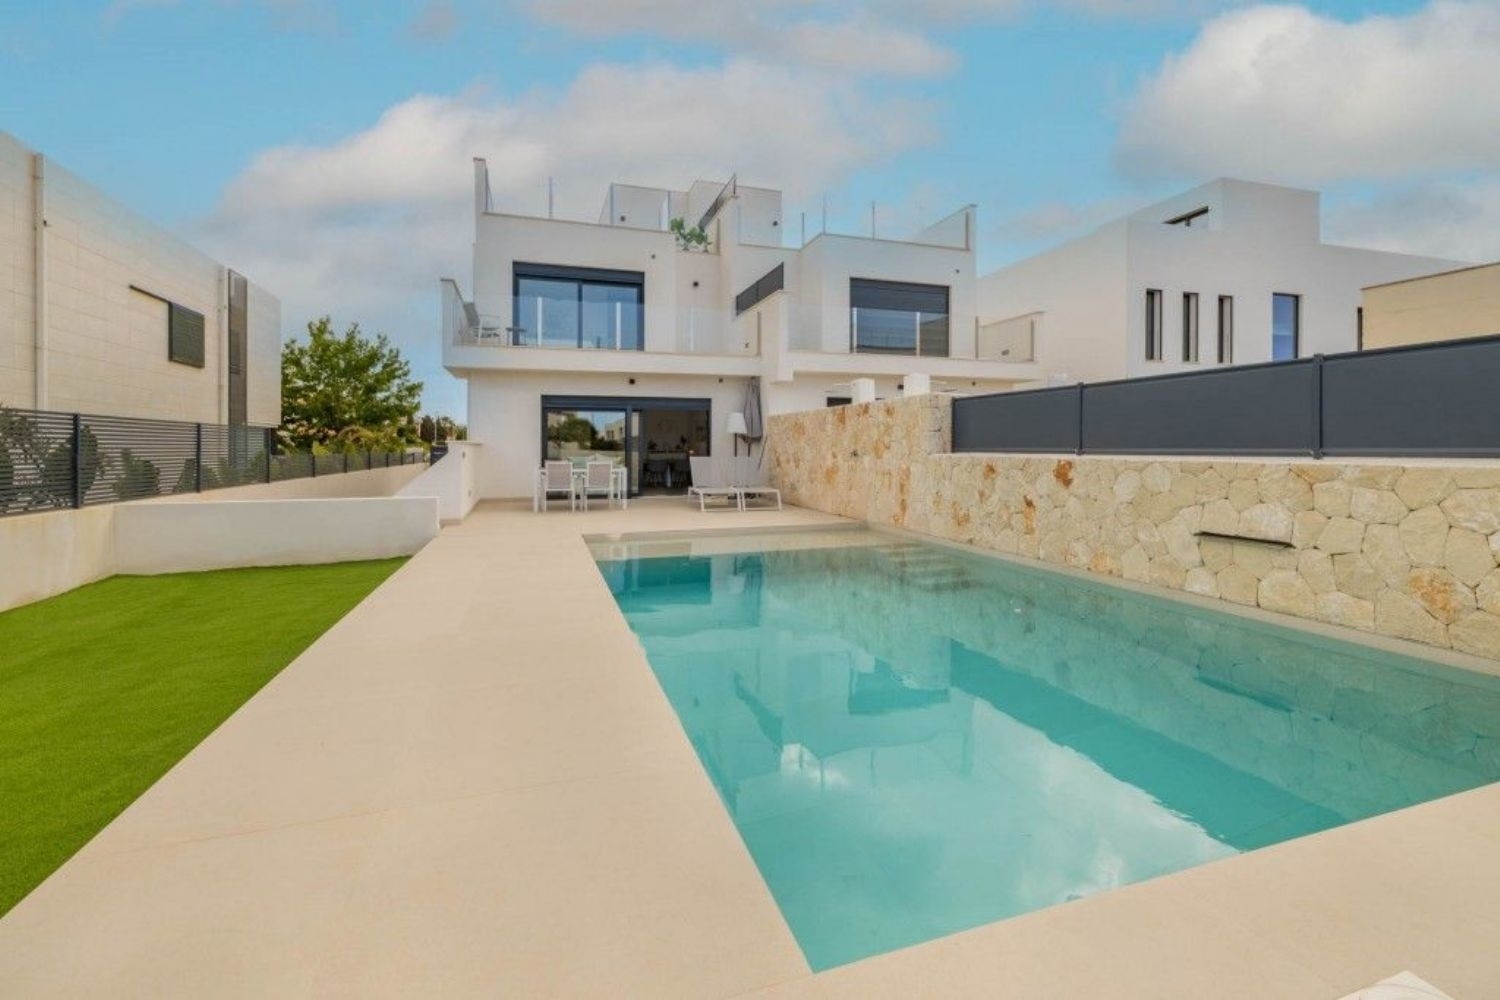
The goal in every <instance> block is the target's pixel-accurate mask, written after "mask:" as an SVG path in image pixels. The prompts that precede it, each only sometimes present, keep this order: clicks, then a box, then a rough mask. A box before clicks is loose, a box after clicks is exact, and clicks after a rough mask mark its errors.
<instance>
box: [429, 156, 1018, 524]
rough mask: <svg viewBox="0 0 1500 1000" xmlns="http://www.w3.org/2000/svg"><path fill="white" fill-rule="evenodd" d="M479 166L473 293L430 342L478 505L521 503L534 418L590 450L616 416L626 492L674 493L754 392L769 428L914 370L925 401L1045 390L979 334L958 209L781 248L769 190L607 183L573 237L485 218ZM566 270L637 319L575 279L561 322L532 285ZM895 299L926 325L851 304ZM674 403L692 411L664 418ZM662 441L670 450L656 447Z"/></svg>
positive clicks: (554, 306)
mask: <svg viewBox="0 0 1500 1000" xmlns="http://www.w3.org/2000/svg"><path fill="white" fill-rule="evenodd" d="M475 168H476V169H475V219H476V225H475V237H474V273H473V276H472V283H471V285H470V287H471V288H472V289H473V294H472V298H470V299H467V300H466V299H465V298H464V296H463V292H462V290H461V289H460V288H459V286H458V285H457V283H456V282H452V281H445V282H444V285H443V291H444V311H443V330H442V336H443V359H444V364H445V365H446V366H447V368H448V369H449V370H450V371H452V372H453V373H454V374H455V375H457V376H459V377H461V378H464V379H466V380H467V381H468V389H469V393H468V395H469V412H468V428H469V435H470V438H471V439H473V440H475V441H478V442H480V443H482V444H483V445H484V446H485V448H484V453H483V461H482V463H481V467H480V470H479V473H478V483H479V492H480V496H482V497H507V496H509V497H513V496H524V495H527V494H529V493H530V491H531V489H532V484H533V482H534V478H535V472H536V469H537V468H538V466H539V464H540V462H541V460H542V458H543V452H544V441H543V433H544V430H543V428H544V423H545V422H546V420H547V419H548V418H547V416H545V415H544V409H546V410H549V412H553V413H554V414H555V413H556V411H558V410H559V409H560V408H568V409H570V410H571V411H574V412H579V413H585V412H587V413H597V416H594V417H592V419H593V421H594V423H595V425H596V426H595V432H596V434H597V438H598V439H599V440H603V439H604V438H606V437H611V436H617V434H616V432H615V431H614V430H612V429H611V426H612V425H613V424H617V423H619V421H620V420H621V419H625V418H624V417H620V418H616V417H614V416H611V414H613V413H615V412H618V411H621V410H622V409H623V411H624V412H625V413H630V414H631V416H630V417H629V418H628V419H629V421H630V422H631V425H630V431H629V436H630V439H631V445H632V449H633V451H634V452H635V454H633V455H627V456H624V457H623V459H622V460H623V461H625V462H626V464H627V466H628V467H629V468H630V469H631V476H632V484H633V486H641V485H649V484H648V483H646V482H645V480H648V479H651V478H652V477H653V475H654V476H655V480H656V482H655V485H659V486H665V485H666V482H665V480H666V479H667V478H670V479H671V481H672V483H673V487H672V488H677V489H680V487H681V485H682V469H683V468H684V466H685V457H686V454H687V453H689V452H691V453H693V454H702V453H704V452H705V451H706V452H707V453H709V454H713V455H719V454H729V453H730V452H731V451H732V450H733V449H734V448H735V447H736V445H737V442H736V441H735V439H734V438H732V437H731V436H730V435H729V434H728V432H727V430H726V421H727V418H728V415H729V414H731V413H735V412H739V411H741V410H742V409H743V408H744V400H745V397H746V392H747V388H748V386H749V384H750V381H751V379H759V380H760V392H761V401H762V407H763V411H764V412H765V413H767V414H771V413H781V412H789V411H794V410H802V409H808V408H812V407H821V406H826V405H828V404H829V403H830V401H836V400H839V399H844V400H847V399H849V398H850V397H852V395H853V390H852V389H851V383H853V382H854V380H856V379H864V378H868V379H873V380H874V381H875V384H876V391H877V395H879V396H892V395H896V394H897V393H898V392H899V391H900V390H899V388H898V387H899V386H900V385H901V384H902V382H903V379H904V377H905V376H907V375H909V374H913V373H918V374H924V375H928V376H930V377H931V380H932V387H933V388H934V389H935V390H945V389H946V390H951V391H964V392H986V391H998V390H1002V389H1006V388H1011V387H1014V386H1016V385H1018V384H1023V383H1029V382H1034V381H1037V380H1038V379H1040V378H1042V377H1043V375H1044V372H1043V370H1042V369H1041V368H1040V367H1039V366H1038V365H1037V364H1036V363H1035V362H1034V361H1033V360H1031V355H1032V345H1031V343H1030V341H1029V338H1028V337H1023V336H1017V335H1015V334H1014V332H1007V331H1004V330H1000V331H997V330H994V329H990V328H988V327H987V325H986V324H984V323H983V322H982V321H981V317H980V311H979V309H978V308H977V306H976V281H975V252H974V239H973V234H974V209H973V207H972V206H968V207H965V208H963V209H960V210H959V211H958V212H955V213H954V214H952V215H950V216H948V217H947V218H945V219H943V220H941V221H940V222H938V223H937V224H935V225H933V226H930V227H928V228H927V229H925V230H923V231H922V232H920V233H918V234H916V235H915V236H913V237H912V238H911V239H908V240H888V239H874V238H867V237H854V236H840V235H835V234H821V235H819V236H816V237H814V238H813V239H811V240H809V241H808V242H807V243H806V244H805V245H802V246H787V245H784V243H785V234H784V232H783V227H782V205H781V194H780V192H778V191H773V190H769V189H765V188H752V187H748V186H746V185H740V184H736V183H734V182H733V181H731V182H730V183H729V184H720V183H713V182H704V181H699V182H697V183H695V184H693V185H692V186H691V187H690V188H688V189H687V190H683V191H672V190H667V189H657V188H642V187H635V186H628V185H620V184H616V185H613V186H611V188H610V190H609V192H608V193H607V195H606V198H605V203H604V206H603V208H602V209H601V211H600V214H599V220H598V221H597V222H576V221H565V220H559V219H548V218H535V217H529V216H520V215H509V214H503V213H497V212H494V211H491V210H490V205H489V199H488V174H487V168H486V166H485V164H484V162H483V161H476V164H475ZM673 219H683V220H685V222H686V224H687V225H688V226H689V227H691V226H694V225H696V224H697V223H699V221H700V220H701V221H702V223H703V226H704V229H705V231H706V233H707V235H708V237H709V247H708V248H707V249H706V250H704V249H692V250H685V249H682V248H680V247H679V245H678V241H677V238H676V237H675V236H674V235H673V234H672V233H671V232H670V231H669V226H670V225H671V221H672V220H673ZM777 268H780V269H781V270H780V274H781V278H780V281H779V285H780V288H779V289H776V290H771V288H772V286H774V285H775V284H777V282H776V281H775V279H774V278H771V279H770V280H769V281H768V282H767V283H766V284H764V285H761V284H760V283H761V282H762V281H763V279H768V276H771V275H772V274H773V272H775V271H776V269H777ZM569 269H572V270H569ZM590 271H592V272H595V278H594V279H591V278H589V277H587V272H590ZM575 272H576V273H578V274H582V275H584V277H579V278H578V280H579V281H580V282H587V281H590V280H595V279H597V280H598V281H599V282H602V283H606V284H607V283H608V282H610V281H620V282H624V283H626V284H629V283H631V282H634V283H635V287H638V288H639V290H640V291H639V305H638V306H636V305H635V304H633V302H627V303H625V304H623V305H622V304H621V303H619V302H614V303H605V302H602V301H601V302H597V303H596V302H593V301H592V300H590V299H589V298H588V296H589V295H590V294H591V291H590V290H589V289H585V288H584V286H583V285H582V284H580V286H579V287H580V291H579V293H578V303H579V304H578V305H577V306H576V310H577V311H576V312H571V311H568V310H569V309H571V308H573V307H570V306H568V305H567V303H566V302H564V301H563V300H562V299H557V300H556V301H554V300H552V299H548V298H546V295H545V294H543V293H542V292H539V291H536V290H535V289H538V288H542V287H550V286H548V284H547V283H548V282H549V281H551V280H553V279H552V278H549V277H547V276H548V275H554V274H555V275H556V276H557V279H556V280H558V281H566V280H572V279H571V278H569V277H568V275H569V274H573V273H575ZM593 287H594V286H589V288H590V289H592V288H593ZM600 287H603V286H602V285H601V286H600ZM757 287H760V288H762V289H764V290H765V293H764V294H756V293H755V290H756V289H757ZM856 287H857V288H858V290H856ZM546 294H551V293H550V292H549V293H546ZM558 294H562V293H558ZM600 294H601V295H607V294H608V293H605V292H601V293H600ZM622 294H624V295H627V297H628V295H631V294H635V293H633V292H626V293H622ZM882 296H884V298H881V297H882ZM903 296H904V297H906V298H907V299H909V300H910V301H912V302H919V303H924V304H926V303H933V302H940V303H941V317H942V318H940V314H939V312H938V309H939V307H938V306H931V307H930V308H929V307H928V306H927V305H922V307H921V308H915V307H914V308H911V309H904V308H887V306H886V305H880V306H870V305H868V304H866V305H865V306H863V307H861V306H860V305H859V302H861V301H863V302H866V303H869V302H872V301H876V300H877V299H878V300H879V301H881V302H882V303H893V304H895V305H896V306H900V305H901V302H902V301H905V300H906V299H903V298H902V297H903ZM737 300H739V301H738V302H737ZM752 300H753V301H752ZM637 309H638V312H637V313H635V315H636V316H638V318H636V319H632V313H633V312H634V311H635V310H637ZM861 309H862V310H863V312H861ZM549 310H551V312H549ZM558 310H562V312H559V311H558ZM612 310H613V311H612ZM559 315H561V316H562V321H561V322H558V321H557V317H558V316H559ZM569 324H576V327H577V329H578V330H579V332H578V333H577V341H576V342H570V341H569V337H571V336H573V334H572V333H571V332H570V331H571V330H572V329H574V327H573V326H570V325H569ZM637 325H638V326H639V330H637ZM882 338H883V339H882ZM584 344H587V345H589V346H580V345H584ZM877 349H879V350H880V352H879V353H874V352H873V351H875V350H877ZM564 401H566V407H564ZM591 401H592V402H591ZM591 407H592V409H591ZM682 407H688V408H689V410H688V412H692V413H694V414H696V416H694V417H693V418H692V420H691V421H688V418H684V417H680V416H668V414H671V413H680V412H683V411H682V410H680V409H678V408H682ZM637 410H638V411H644V412H642V413H641V414H640V415H636V413H635V411H637ZM653 414H656V415H655V416H653ZM684 421H688V422H689V423H691V422H692V421H696V423H697V425H698V426H701V425H703V424H704V423H706V425H707V426H706V428H704V436H703V437H702V438H701V439H700V438H698V437H696V436H695V435H694V434H690V433H687V432H686V431H687V430H689V429H690V428H688V427H687V426H686V424H685V423H684ZM653 425H654V426H655V427H656V428H657V429H656V430H655V431H653V429H652V426H653ZM679 425H682V429H683V431H684V433H681V434H679V433H677V431H678V429H679ZM663 428H670V429H668V430H664V429H663ZM667 437H670V438H673V439H674V440H675V441H676V442H677V443H676V444H673V443H671V442H667V441H664V440H658V438H667ZM689 439H691V440H689ZM739 447H740V448H741V449H743V448H744V446H743V445H740V446H739ZM558 448H559V449H562V446H561V444H559V445H558ZM563 450H565V449H563ZM653 468H654V469H655V472H654V473H653V471H652V470H653ZM663 469H666V470H668V471H666V473H665V474H663V471H662V470H663ZM672 470H675V471H676V475H675V477H674V476H672Z"/></svg>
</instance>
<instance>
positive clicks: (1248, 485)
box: [1229, 479, 1260, 511]
mask: <svg viewBox="0 0 1500 1000" xmlns="http://www.w3.org/2000/svg"><path fill="white" fill-rule="evenodd" d="M1229 502H1230V503H1232V504H1234V509H1235V510H1241V511H1242V510H1246V509H1247V508H1250V507H1253V506H1255V505H1256V504H1258V503H1260V487H1258V486H1256V485H1255V480H1253V479H1233V480H1231V481H1230V483H1229Z"/></svg>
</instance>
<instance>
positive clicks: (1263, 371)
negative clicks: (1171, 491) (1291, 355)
mask: <svg viewBox="0 0 1500 1000" xmlns="http://www.w3.org/2000/svg"><path fill="white" fill-rule="evenodd" d="M1317 382H1318V373H1317V362H1316V361H1315V360H1313V359H1308V360H1305V361H1288V362H1283V363H1280V364H1271V365H1253V366H1250V365H1247V366H1245V367H1241V368H1225V369H1221V370H1216V371H1206V372H1192V373H1190V374H1183V375H1168V376H1162V377H1160V378H1150V379H1136V380H1134V381H1123V382H1101V383H1098V384H1096V385H1087V386H1084V387H1083V451H1085V452H1096V453H1101V454H1133V455H1214V454H1219V455H1224V454H1230V455H1309V454H1313V453H1314V451H1315V450H1316V447H1317V443H1316V440H1315V439H1316V433H1317V405H1318V400H1317Z"/></svg>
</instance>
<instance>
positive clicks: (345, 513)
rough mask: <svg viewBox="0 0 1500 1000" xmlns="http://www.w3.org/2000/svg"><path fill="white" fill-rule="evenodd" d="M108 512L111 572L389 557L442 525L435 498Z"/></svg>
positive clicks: (406, 551)
mask: <svg viewBox="0 0 1500 1000" xmlns="http://www.w3.org/2000/svg"><path fill="white" fill-rule="evenodd" d="M113 510H114V514H115V525H114V570H113V571H114V572H116V573H148V574H149V573H185V572H195V571H198V570H206V569H223V568H226V567H240V566H295V565H309V564H314V563H333V562H350V561H353V560H356V559H387V558H390V557H393V556H409V555H412V554H413V553H415V552H417V551H418V550H419V549H421V548H422V546H424V545H426V544H427V543H428V542H430V541H432V539H434V538H436V537H437V534H438V530H439V528H438V501H437V498H435V497H376V498H358V499H337V500H206V501H203V502H202V503H195V504H156V503H133V504H120V505H118V506H116V507H114V508H113Z"/></svg>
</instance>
